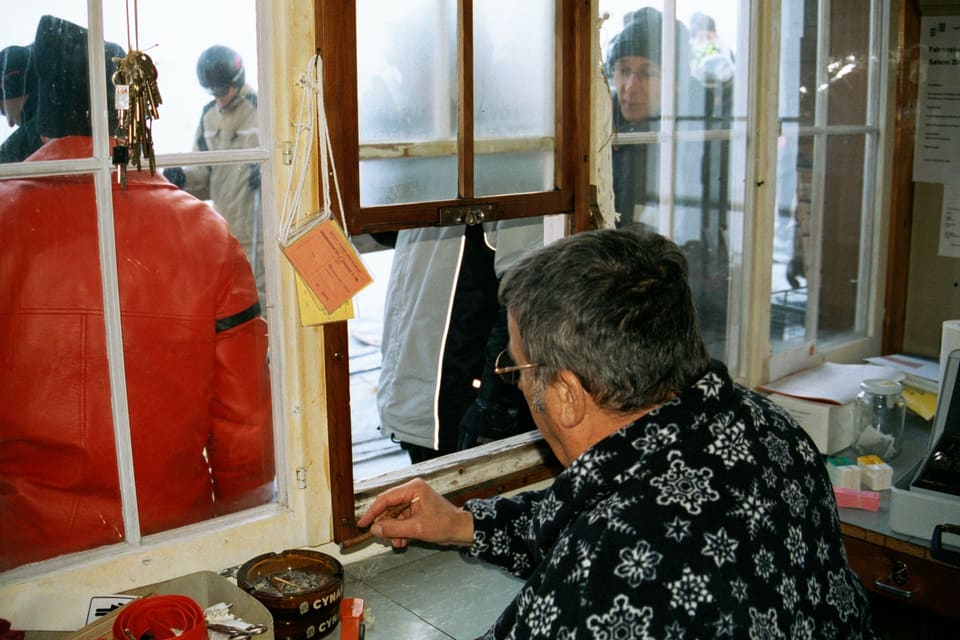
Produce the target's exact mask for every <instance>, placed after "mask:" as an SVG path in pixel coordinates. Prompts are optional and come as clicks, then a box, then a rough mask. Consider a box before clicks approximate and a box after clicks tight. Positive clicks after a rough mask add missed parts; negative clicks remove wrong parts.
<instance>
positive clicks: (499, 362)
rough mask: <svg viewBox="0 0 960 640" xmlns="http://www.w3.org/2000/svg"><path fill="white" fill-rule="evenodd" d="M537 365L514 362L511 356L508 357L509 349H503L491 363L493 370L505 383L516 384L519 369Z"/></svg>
mask: <svg viewBox="0 0 960 640" xmlns="http://www.w3.org/2000/svg"><path fill="white" fill-rule="evenodd" d="M539 366H540V365H539V364H514V363H513V358H511V357H510V351H509V350H507V349H504V350H503V351H501V352H500V354H499V355H497V359H496V360H495V361H494V363H493V372H494V373H495V374H497V375H498V376H500V379H501V380H503V381H504V382H506V383H507V384H517V383H518V382H520V372H521V371H523V370H524V369H533V368H535V367H539Z"/></svg>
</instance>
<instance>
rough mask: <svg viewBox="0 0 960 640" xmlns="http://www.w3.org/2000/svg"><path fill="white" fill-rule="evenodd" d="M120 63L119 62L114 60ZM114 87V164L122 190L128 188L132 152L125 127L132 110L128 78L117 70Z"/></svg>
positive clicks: (114, 76) (114, 75)
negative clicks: (115, 125) (115, 112)
mask: <svg viewBox="0 0 960 640" xmlns="http://www.w3.org/2000/svg"><path fill="white" fill-rule="evenodd" d="M114 61H115V62H119V60H116V59H115V60H114ZM112 79H113V86H114V108H115V109H116V110H117V123H118V124H117V129H118V131H117V134H116V136H115V138H116V143H115V144H114V147H113V156H112V162H113V164H115V165H116V166H117V182H118V183H120V188H122V189H126V188H127V164H128V163H129V162H130V150H129V148H128V147H127V137H126V131H125V125H126V122H125V121H126V120H127V113H128V111H129V109H130V85H129V84H128V82H127V76H126V74H124V73H123V72H122V71H120V70H117V71H116V72H115V73H114V74H113V78H112Z"/></svg>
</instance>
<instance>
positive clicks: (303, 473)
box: [297, 467, 307, 489]
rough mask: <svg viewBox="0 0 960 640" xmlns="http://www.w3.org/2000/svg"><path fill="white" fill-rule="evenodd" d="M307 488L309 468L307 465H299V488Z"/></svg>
mask: <svg viewBox="0 0 960 640" xmlns="http://www.w3.org/2000/svg"><path fill="white" fill-rule="evenodd" d="M306 488H307V469H306V467H297V489H306Z"/></svg>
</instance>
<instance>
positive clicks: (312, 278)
mask: <svg viewBox="0 0 960 640" xmlns="http://www.w3.org/2000/svg"><path fill="white" fill-rule="evenodd" d="M283 253H284V255H286V256H287V259H288V260H289V261H290V264H292V265H293V268H294V269H296V271H297V273H298V274H299V275H300V277H301V278H303V282H304V284H306V285H307V287H308V288H309V289H310V291H311V292H313V294H314V295H315V296H316V297H317V300H318V301H319V302H320V304H321V305H322V306H323V308H324V310H326V312H327V313H328V314H334V313H335V312H336V311H337V310H338V309H339V308H340V307H341V306H343V304H344V303H345V302H347V301H348V300H350V298H352V297H353V296H355V295H356V294H357V293H358V292H359V291H360V290H362V289H363V288H364V287H366V286H367V285H369V284H370V283H371V282H373V278H372V277H371V276H370V274H369V273H368V272H367V269H366V267H364V266H363V262H362V261H361V260H360V256H358V255H357V252H356V250H355V249H354V248H353V245H351V244H350V241H349V240H347V236H346V235H345V234H344V233H343V230H342V229H340V225H338V224H337V223H336V221H335V220H333V219H332V218H326V219H325V220H323V221H322V222H318V223H316V224H313V225H310V227H309V228H308V230H307V231H306V232H304V233H303V234H302V235H299V236H297V237H295V238H294V239H293V240H292V241H291V242H290V243H289V244H287V245H286V246H285V247H284V248H283Z"/></svg>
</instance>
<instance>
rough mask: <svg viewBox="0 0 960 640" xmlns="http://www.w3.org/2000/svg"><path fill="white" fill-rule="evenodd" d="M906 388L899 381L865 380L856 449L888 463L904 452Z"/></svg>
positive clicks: (858, 407)
mask: <svg viewBox="0 0 960 640" xmlns="http://www.w3.org/2000/svg"><path fill="white" fill-rule="evenodd" d="M906 412H907V409H906V403H905V402H904V400H903V387H902V386H901V385H900V383H899V382H897V381H896V380H879V379H871V380H864V381H863V382H861V383H860V393H859V395H857V402H856V411H855V416H856V425H855V427H856V428H855V430H854V441H853V448H854V449H856V451H857V455H861V456H866V455H875V456H880V457H881V458H883V460H884V461H888V460H891V459H893V458H895V457H896V456H897V454H899V453H900V449H901V445H902V443H903V421H904V418H905V417H906Z"/></svg>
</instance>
